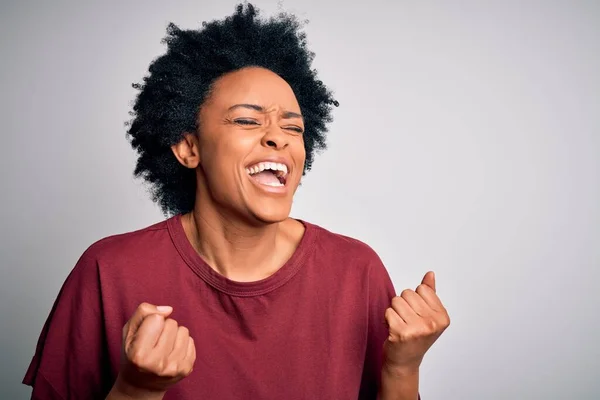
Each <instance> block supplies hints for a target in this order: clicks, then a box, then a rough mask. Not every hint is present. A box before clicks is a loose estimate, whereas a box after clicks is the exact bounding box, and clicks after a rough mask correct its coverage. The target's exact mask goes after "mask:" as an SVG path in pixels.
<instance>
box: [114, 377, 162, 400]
mask: <svg viewBox="0 0 600 400" xmlns="http://www.w3.org/2000/svg"><path fill="white" fill-rule="evenodd" d="M111 393H112V394H114V395H115V396H114V398H115V399H122V400H162V399H163V397H164V395H165V393H166V392H165V391H158V390H150V389H145V388H140V387H137V386H135V385H132V384H130V383H128V382H126V381H125V380H124V379H123V378H122V377H121V376H118V377H117V380H116V382H115V384H114V386H113V389H112V391H111ZM112 398H113V397H111V399H112Z"/></svg>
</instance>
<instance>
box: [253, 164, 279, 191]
mask: <svg viewBox="0 0 600 400" xmlns="http://www.w3.org/2000/svg"><path fill="white" fill-rule="evenodd" d="M265 170H271V171H276V172H277V176H279V177H285V176H286V175H287V173H288V169H287V167H286V165H285V164H280V163H274V162H259V163H257V164H254V165H253V166H251V167H247V168H246V172H247V173H248V174H249V175H254V174H258V173H259V172H262V171H265ZM280 185H281V184H280ZM280 185H273V186H280ZM282 186H283V185H282Z"/></svg>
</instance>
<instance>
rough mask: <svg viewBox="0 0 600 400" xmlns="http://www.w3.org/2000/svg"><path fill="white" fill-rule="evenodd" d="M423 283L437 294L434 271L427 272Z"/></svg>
mask: <svg viewBox="0 0 600 400" xmlns="http://www.w3.org/2000/svg"><path fill="white" fill-rule="evenodd" d="M421 283H422V284H423V285H427V286H429V287H430V288H432V289H433V291H434V292H435V273H434V272H433V271H429V272H427V273H426V274H425V276H424V277H423V280H422V281H421Z"/></svg>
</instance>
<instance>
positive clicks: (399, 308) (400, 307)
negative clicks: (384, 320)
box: [392, 296, 421, 324]
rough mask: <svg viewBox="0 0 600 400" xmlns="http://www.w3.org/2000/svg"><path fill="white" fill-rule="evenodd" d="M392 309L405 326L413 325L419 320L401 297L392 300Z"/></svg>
mask: <svg viewBox="0 0 600 400" xmlns="http://www.w3.org/2000/svg"><path fill="white" fill-rule="evenodd" d="M392 308H393V309H394V311H396V313H397V314H398V315H399V316H400V318H402V319H403V320H404V322H406V323H407V324H411V323H414V322H415V321H417V320H419V319H420V318H421V317H419V315H417V313H416V312H415V310H413V309H412V307H411V306H410V305H409V304H408V303H407V302H406V300H405V299H404V298H402V297H401V296H397V297H394V298H393V299H392Z"/></svg>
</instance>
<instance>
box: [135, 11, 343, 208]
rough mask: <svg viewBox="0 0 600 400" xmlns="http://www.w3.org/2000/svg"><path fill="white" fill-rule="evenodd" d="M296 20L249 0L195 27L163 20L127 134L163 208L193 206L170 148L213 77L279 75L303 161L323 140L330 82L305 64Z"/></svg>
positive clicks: (192, 124) (308, 60)
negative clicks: (300, 129) (161, 49)
mask: <svg viewBox="0 0 600 400" xmlns="http://www.w3.org/2000/svg"><path fill="white" fill-rule="evenodd" d="M301 28H302V24H301V23H300V22H299V21H298V19H297V18H296V17H295V16H293V15H290V14H286V13H281V14H279V15H277V16H276V17H271V18H269V19H263V18H261V17H260V16H259V11H258V10H257V9H256V8H255V7H254V6H253V5H252V4H245V5H244V4H239V5H238V6H237V7H236V11H235V13H234V14H233V15H231V16H228V17H226V18H225V19H223V20H216V21H211V22H203V23H202V27H201V28H199V29H197V30H182V29H180V28H178V27H177V26H176V25H174V24H173V23H171V24H169V26H168V28H167V36H166V37H165V38H164V39H163V43H166V45H167V51H166V53H165V54H164V55H162V56H160V57H158V58H157V59H155V60H154V61H153V62H152V63H151V64H150V67H149V69H148V72H149V74H148V75H147V76H146V77H144V78H143V83H137V84H133V87H134V88H135V89H138V90H139V92H138V94H137V96H136V99H135V102H134V105H133V110H132V111H130V115H131V117H132V119H131V121H129V122H128V123H127V126H128V131H127V136H128V138H129V140H130V143H131V146H132V147H133V149H134V150H136V151H137V153H138V159H137V164H136V167H135V171H134V175H135V176H136V177H141V178H143V179H144V180H145V181H146V182H147V183H148V184H149V186H150V190H151V194H152V199H153V201H155V202H156V203H158V205H159V206H160V208H161V210H162V211H163V213H164V214H165V215H169V214H170V215H174V214H182V213H186V212H189V211H191V210H192V208H193V206H194V201H195V193H196V177H195V171H194V170H193V169H188V168H186V167H184V166H182V165H181V164H180V163H179V162H178V161H177V159H176V158H175V156H174V155H173V153H172V151H171V146H172V145H173V144H176V143H178V142H179V141H181V139H182V138H183V135H184V134H185V133H186V132H189V133H192V132H197V131H198V126H197V124H198V112H199V109H200V106H201V105H202V104H203V102H204V101H205V100H206V98H207V96H208V94H209V91H210V88H211V85H212V84H213V83H214V81H215V80H216V79H218V78H219V77H221V76H223V75H224V74H227V73H229V72H233V71H236V70H239V69H242V68H245V67H251V66H256V67H263V68H266V69H269V70H271V71H273V72H274V73H276V74H278V75H279V76H281V77H282V78H283V79H284V80H285V81H286V82H287V83H288V84H289V85H290V86H291V88H292V90H293V91H294V94H295V95H296V98H297V100H298V103H299V104H300V109H301V112H302V114H303V117H304V125H305V132H304V145H305V149H306V163H305V165H304V171H303V173H306V172H307V171H308V170H310V168H311V165H312V162H313V160H314V155H315V152H316V151H318V150H322V149H324V148H325V147H326V144H325V135H326V133H327V124H328V123H329V122H331V121H332V117H331V111H332V106H338V102H337V101H336V100H335V99H334V98H333V95H332V93H331V91H330V90H329V89H327V87H326V86H325V85H324V84H323V82H321V81H320V80H319V79H317V71H316V70H315V69H313V68H312V67H311V64H312V61H313V58H314V53H312V52H310V51H309V50H308V48H307V42H306V35H305V33H304V32H303V31H302V30H301Z"/></svg>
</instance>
